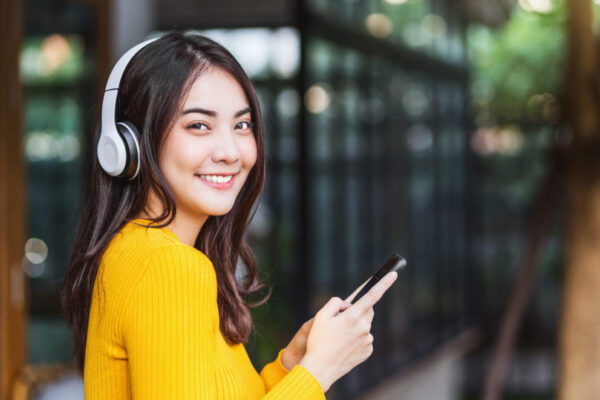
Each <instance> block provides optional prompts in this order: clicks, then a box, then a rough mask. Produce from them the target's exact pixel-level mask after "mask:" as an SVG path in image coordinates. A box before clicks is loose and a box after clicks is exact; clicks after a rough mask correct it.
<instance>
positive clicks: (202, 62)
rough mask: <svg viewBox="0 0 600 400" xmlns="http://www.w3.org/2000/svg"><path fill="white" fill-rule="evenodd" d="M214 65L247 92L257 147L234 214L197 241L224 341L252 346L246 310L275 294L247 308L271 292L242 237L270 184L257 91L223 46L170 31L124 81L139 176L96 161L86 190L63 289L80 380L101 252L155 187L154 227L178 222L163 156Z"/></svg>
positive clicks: (119, 113)
mask: <svg viewBox="0 0 600 400" xmlns="http://www.w3.org/2000/svg"><path fill="white" fill-rule="evenodd" d="M210 67H217V68H221V69H223V70H224V71H226V72H228V73H229V74H231V76H233V77H234V78H235V79H236V80H237V81H238V82H239V84H240V85H241V86H242V88H243V89H244V91H245V93H246V96H247V98H248V101H249V102H250V107H251V108H252V118H253V122H254V136H255V139H256V146H257V160H256V164H255V165H254V167H253V168H252V170H251V171H250V174H249V175H248V178H247V180H246V182H245V184H244V186H243V188H242V189H241V191H240V193H239V194H238V196H237V198H236V201H235V204H234V206H233V208H232V210H231V211H230V212H229V213H227V214H225V215H222V216H210V217H209V218H208V219H207V220H206V222H205V223H204V225H203V226H202V229H201V231H200V233H199V235H198V237H197V239H196V243H195V247H196V248H197V249H198V250H200V251H202V252H203V253H204V254H206V255H207V256H208V258H209V259H210V260H211V261H212V262H213V264H214V267H215V271H216V275H217V284H218V296H217V303H218V307H219V317H220V330H221V332H222V334H223V336H224V337H225V339H226V340H227V341H229V342H230V343H231V344H237V343H242V342H243V343H246V342H247V341H248V336H249V335H250V333H251V331H252V318H251V315H250V311H249V308H248V307H256V306H258V305H261V304H263V303H264V302H266V301H267V300H268V298H269V297H270V294H271V290H270V288H268V289H269V290H268V293H267V294H266V295H265V296H264V297H263V298H262V299H261V300H260V301H258V302H255V303H252V304H250V303H248V304H247V303H246V301H245V300H244V299H243V297H246V296H249V295H251V294H252V293H255V292H257V291H259V290H261V289H264V288H266V286H265V285H264V284H262V283H261V282H260V281H259V280H258V277H257V274H258V267H257V263H256V259H255V257H254V253H253V252H252V249H251V248H250V246H249V245H248V244H247V243H246V241H245V240H244V232H245V231H246V229H247V227H248V224H249V223H250V220H251V219H252V216H253V215H254V214H253V212H252V209H253V205H254V203H255V201H256V200H257V198H258V197H259V195H260V193H261V192H262V188H263V184H264V179H265V178H264V176H265V151H264V147H265V146H264V133H263V123H262V118H261V113H260V108H259V104H258V100H257V97H256V92H255V90H254V87H253V85H252V83H251V82H250V79H249V78H248V76H247V75H246V73H245V72H244V70H243V69H242V67H241V66H240V65H239V64H238V62H237V61H236V60H235V58H234V57H233V56H232V55H231V54H230V53H229V52H228V51H227V50H226V49H225V48H223V47H222V46H221V45H219V44H218V43H216V42H214V41H212V40H210V39H208V38H206V37H204V36H201V35H198V34H192V33H182V32H171V33H168V34H166V35H164V36H163V37H161V38H160V39H158V40H156V41H154V42H152V43H150V44H148V45H147V46H146V47H144V48H143V49H141V50H140V51H139V52H138V53H137V54H136V55H135V56H134V58H133V59H132V60H131V62H130V63H129V65H128V66H127V68H126V70H125V73H124V75H123V78H122V80H121V84H120V89H119V94H118V99H117V110H116V119H117V120H118V121H122V120H126V121H130V122H132V123H133V124H134V125H135V126H136V127H137V128H138V129H139V131H140V147H141V167H140V172H139V175H138V177H137V178H136V179H134V180H133V181H127V180H122V179H116V178H113V177H110V176H109V175H107V174H106V173H105V172H104V171H103V170H102V169H101V167H100V165H99V163H98V161H97V159H95V161H94V162H93V167H92V172H91V177H90V180H89V184H88V185H87V186H88V192H87V195H86V199H85V203H84V207H83V212H82V217H81V222H80V224H79V228H78V230H77V235H76V237H75V242H74V245H73V251H72V253H71V257H70V259H69V264H68V267H67V272H66V276H65V280H64V283H63V287H62V292H61V303H62V309H63V313H64V316H65V320H66V322H67V324H68V326H69V328H70V329H71V331H72V332H73V335H74V347H75V349H74V351H75V356H76V361H77V368H78V370H79V371H80V373H81V374H82V375H83V367H84V362H85V347H86V337H87V329H88V319H89V313H90V306H91V298H92V291H93V288H94V282H95V280H96V275H97V272H98V268H99V263H100V259H101V257H102V254H103V253H104V250H105V249H106V247H107V245H108V244H109V242H110V241H111V239H112V238H113V236H114V235H115V234H116V233H117V232H118V231H119V230H120V229H121V228H122V227H123V226H124V225H125V224H126V223H127V222H128V221H130V220H132V219H134V218H135V216H136V215H138V214H139V213H140V212H141V211H143V210H144V207H145V205H146V200H147V199H148V194H149V191H150V190H153V191H154V192H155V193H156V194H157V196H158V198H159V199H160V201H161V202H162V206H163V207H162V208H163V213H162V215H160V216H156V217H155V218H154V222H156V223H157V225H154V226H156V227H163V226H166V225H168V224H169V223H171V221H173V219H174V217H175V213H176V207H175V200H174V197H173V193H172V191H171V189H170V188H169V185H168V184H167V182H166V180H165V178H164V177H163V175H162V173H161V171H160V169H159V164H158V159H159V158H158V155H159V153H160V149H161V147H162V145H163V142H164V140H165V137H166V133H167V132H168V131H169V130H170V128H171V126H172V124H173V123H174V121H175V118H176V115H177V114H178V112H179V111H180V108H181V107H182V104H183V101H184V99H185V97H186V95H187V93H188V92H189V90H190V88H191V86H192V84H193V82H194V81H195V79H196V78H197V77H198V76H200V75H201V74H202V73H203V72H204V71H206V70H207V69H208V68H210ZM96 136H97V135H96ZM97 139H98V138H97V137H96V141H95V142H94V143H97ZM251 213H252V215H251ZM238 258H241V261H242V262H243V264H244V266H245V269H246V271H245V272H246V275H245V279H244V280H243V281H242V282H238V281H237V280H236V266H237V264H238Z"/></svg>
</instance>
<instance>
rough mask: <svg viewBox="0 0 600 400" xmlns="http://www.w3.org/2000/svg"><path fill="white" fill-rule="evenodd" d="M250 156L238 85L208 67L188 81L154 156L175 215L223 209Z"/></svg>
mask: <svg viewBox="0 0 600 400" xmlns="http://www.w3.org/2000/svg"><path fill="white" fill-rule="evenodd" d="M256 157H257V149H256V140H255V139H254V133H253V128H252V115H251V109H250V103H249V102H248V99H247V98H246V94H245V93H244V90H243V89H242V86H241V85H240V84H239V83H238V82H237V81H236V80H235V78H233V76H231V75H230V74H229V73H227V72H225V71H224V70H223V69H220V68H216V67H210V68H209V69H208V70H206V71H205V72H204V73H202V75H200V76H199V77H198V78H197V79H196V81H195V82H194V83H193V85H192V87H191V90H190V92H189V95H188V96H187V98H186V99H185V101H184V104H183V108H182V109H181V111H180V113H179V115H177V116H176V117H175V122H174V124H173V127H172V128H171V130H170V131H169V132H168V133H167V137H166V139H165V143H164V146H163V148H162V151H161V153H160V156H159V165H160V170H161V171H162V173H163V175H164V176H165V179H166V180H167V182H168V183H169V185H170V187H171V189H172V190H173V193H174V195H175V203H176V207H177V214H178V215H179V214H180V213H183V214H184V215H186V216H187V217H191V218H194V219H197V218H200V219H204V218H205V217H208V216H210V215H223V214H226V213H228V212H229V211H230V210H231V209H232V207H233V204H234V202H235V199H236V197H237V195H238V193H239V192H240V190H241V189H242V186H243V185H244V182H246V178H247V177H248V174H249V173H250V170H251V169H252V167H253V166H254V164H255V163H256Z"/></svg>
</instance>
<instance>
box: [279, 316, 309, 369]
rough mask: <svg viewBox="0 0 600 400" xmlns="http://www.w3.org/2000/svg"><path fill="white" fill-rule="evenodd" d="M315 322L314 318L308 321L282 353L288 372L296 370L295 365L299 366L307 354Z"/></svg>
mask: <svg viewBox="0 0 600 400" xmlns="http://www.w3.org/2000/svg"><path fill="white" fill-rule="evenodd" d="M313 321H314V318H311V319H309V320H308V321H306V322H305V323H304V324H303V325H302V327H301V328H300V330H298V332H296V334H295V335H294V337H293V338H292V340H291V341H290V342H289V343H288V345H287V346H285V350H283V353H281V363H282V364H283V366H284V367H285V369H287V370H288V371H290V370H291V369H292V368H294V365H296V364H298V363H299V362H300V360H302V357H304V354H305V353H306V340H307V339H308V334H309V333H310V329H311V327H312V324H313Z"/></svg>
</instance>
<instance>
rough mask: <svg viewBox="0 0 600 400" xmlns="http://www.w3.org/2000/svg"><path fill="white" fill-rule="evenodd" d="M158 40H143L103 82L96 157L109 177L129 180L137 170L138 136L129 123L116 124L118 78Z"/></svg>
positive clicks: (120, 61) (119, 62) (124, 55)
mask: <svg viewBox="0 0 600 400" xmlns="http://www.w3.org/2000/svg"><path fill="white" fill-rule="evenodd" d="M157 39H158V38H153V39H149V40H146V41H144V42H142V43H139V44H137V45H135V46H134V47H132V48H131V49H129V50H127V52H126V53H125V54H123V55H122V56H121V58H119V61H117V63H116V64H115V66H114V67H113V69H112V71H111V72H110V75H109V77H108V81H107V82H106V89H105V90H104V98H103V99H102V123H101V128H100V139H99V140H98V148H97V155H98V161H99V162H100V166H101V167H102V169H103V170H104V171H106V173H107V174H109V175H111V176H116V177H119V178H127V179H129V180H132V179H134V178H135V177H136V176H137V174H138V172H139V171H140V145H139V139H140V134H139V132H138V130H137V129H136V127H135V126H134V125H133V124H132V123H131V122H129V121H120V122H116V121H115V109H116V106H117V94H118V93H119V84H120V82H121V76H122V75H123V72H124V71H125V68H126V67H127V64H129V61H131V59H132V58H133V56H135V55H136V53H137V52H138V51H140V50H141V49H142V48H143V47H145V46H146V45H147V44H149V43H151V42H154V41H155V40H157Z"/></svg>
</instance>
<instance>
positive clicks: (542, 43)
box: [467, 0, 566, 124]
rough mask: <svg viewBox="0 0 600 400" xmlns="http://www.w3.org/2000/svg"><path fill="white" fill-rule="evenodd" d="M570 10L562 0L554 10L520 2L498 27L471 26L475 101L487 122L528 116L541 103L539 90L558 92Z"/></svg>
mask: <svg viewBox="0 0 600 400" xmlns="http://www.w3.org/2000/svg"><path fill="white" fill-rule="evenodd" d="M565 11H566V7H565V4H564V2H563V1H562V0H560V1H557V0H555V1H554V3H553V9H552V10H551V11H550V12H548V13H537V12H527V11H524V10H523V9H522V8H521V7H518V6H516V7H515V9H514V11H513V13H512V15H511V17H510V20H509V21H508V22H507V23H506V24H505V25H504V26H503V27H502V28H501V29H499V30H497V31H493V30H491V29H490V28H488V27H484V26H478V25H475V26H471V27H470V28H469V31H468V34H467V40H468V45H469V53H470V58H471V62H472V65H473V75H474V76H473V78H474V79H473V82H474V83H473V101H474V106H475V108H476V112H477V113H479V114H480V115H481V113H482V112H483V113H484V115H485V117H486V118H485V119H486V121H485V122H490V123H491V124H496V123H497V124H507V123H519V122H528V120H529V119H531V114H532V113H531V111H532V107H535V106H536V104H535V103H536V101H535V100H536V98H533V96H535V95H541V94H543V93H549V94H551V95H553V96H552V97H553V98H556V97H558V94H559V91H560V87H561V81H562V77H563V70H564V58H565V54H566V43H565V29H564V25H565ZM542 100H543V99H542Z"/></svg>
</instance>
